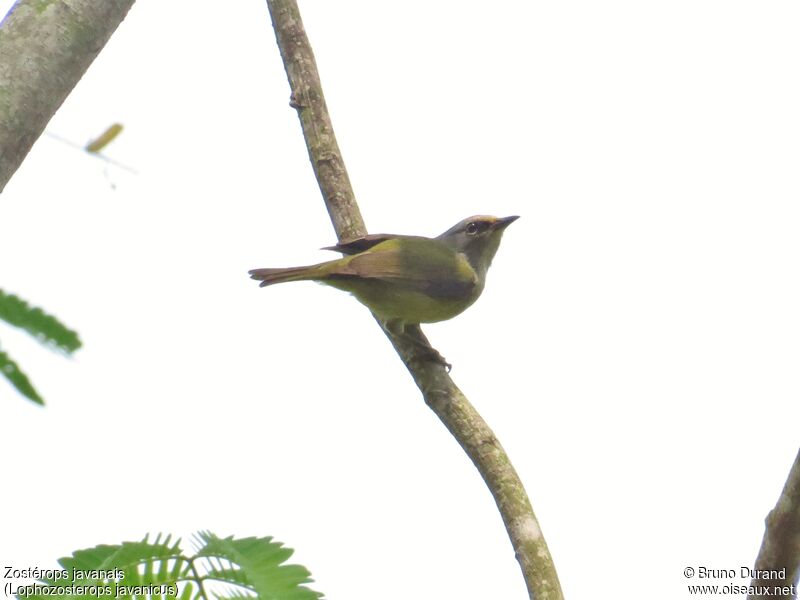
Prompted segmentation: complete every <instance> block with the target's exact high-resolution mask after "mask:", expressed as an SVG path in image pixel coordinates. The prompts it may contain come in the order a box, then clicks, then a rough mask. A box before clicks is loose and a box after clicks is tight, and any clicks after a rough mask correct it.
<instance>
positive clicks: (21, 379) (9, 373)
mask: <svg viewBox="0 0 800 600" xmlns="http://www.w3.org/2000/svg"><path fill="white" fill-rule="evenodd" d="M0 373H1V374H2V375H3V377H5V378H6V379H8V381H9V382H10V383H11V385H13V386H14V387H15V388H17V391H18V392H19V393H20V394H22V395H23V396H25V397H26V398H27V399H28V400H32V401H33V402H36V404H42V405H44V398H42V397H41V396H40V395H39V392H37V391H36V388H34V387H33V384H32V383H31V380H30V379H28V376H27V375H25V373H23V372H22V371H21V370H20V368H19V365H17V363H15V362H14V361H13V360H11V357H10V356H9V355H8V354H6V353H5V352H3V351H2V350H0Z"/></svg>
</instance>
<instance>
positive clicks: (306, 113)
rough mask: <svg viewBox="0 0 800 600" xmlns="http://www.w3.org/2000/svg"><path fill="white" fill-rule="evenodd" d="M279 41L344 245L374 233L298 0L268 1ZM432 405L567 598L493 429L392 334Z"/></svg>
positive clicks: (549, 587) (527, 551)
mask: <svg viewBox="0 0 800 600" xmlns="http://www.w3.org/2000/svg"><path fill="white" fill-rule="evenodd" d="M267 5H268V7H269V11H270V15H271V16H272V25H273V27H274V29H275V37H276V38H277V41H278V47H279V48H280V52H281V57H282V58H283V64H284V67H285V68H286V74H287V76H288V78H289V86H290V87H291V90H292V95H291V101H290V104H291V106H292V107H294V108H295V109H297V113H298V116H299V118H300V123H301V125H302V128H303V135H304V137H305V140H306V146H307V147H308V154H309V158H310V159H311V164H312V165H313V167H314V174H315V175H316V177H317V181H318V182H319V187H320V190H321V191H322V196H323V199H324V200H325V205H326V207H327V209H328V213H329V214H330V216H331V220H332V221H333V226H334V229H335V230H336V234H337V236H338V237H339V240H340V241H341V240H349V239H353V238H356V237H359V236H362V235H365V234H366V233H367V231H366V228H365V226H364V223H363V220H362V219H361V214H360V212H359V210H358V205H357V204H356V201H355V195H354V194H353V190H352V188H351V186H350V180H349V178H348V176H347V171H346V170H345V167H344V161H343V159H342V155H341V152H340V151H339V147H338V145H337V144H336V137H335V135H334V132H333V125H332V124H331V120H330V115H329V114H328V109H327V107H326V105H325V98H324V96H323V93H322V85H321V84H320V78H319V72H318V71H317V66H316V61H315V60H314V54H313V52H312V50H311V46H310V44H309V42H308V37H307V36H306V33H305V29H304V28H303V21H302V19H301V17H300V10H299V8H298V6H297V2H296V0H267ZM387 336H388V337H389V339H390V340H391V342H392V344H393V345H394V347H395V349H396V350H397V352H398V354H399V355H400V357H401V359H402V360H403V362H404V363H405V365H406V367H407V368H408V370H409V372H410V373H411V376H412V377H413V378H414V382H415V383H416V384H417V387H419V389H420V391H421V392H422V395H423V397H424V399H425V402H426V404H427V405H428V406H429V407H430V408H431V409H432V410H433V411H434V412H435V413H436V415H437V416H438V417H439V418H440V419H441V420H442V422H443V423H444V424H445V426H446V427H447V429H448V430H449V431H450V433H452V434H453V436H454V437H455V438H456V440H457V441H458V443H459V444H460V445H461V447H462V448H463V449H464V451H465V452H466V453H467V455H468V456H469V457H470V459H472V462H473V463H474V464H475V466H476V467H477V469H478V471H479V472H480V474H481V476H482V477H483V480H484V481H485V482H486V485H487V486H488V487H489V490H490V491H491V493H492V495H493V496H494V499H495V502H496V503H497V507H498V509H499V510H500V514H501V516H502V518H503V522H504V523H505V526H506V530H507V531H508V535H509V537H510V538H511V543H512V545H513V547H514V551H515V553H516V556H517V560H518V561H519V563H520V567H521V568H522V573H523V576H524V578H525V583H526V585H527V587H528V593H529V594H530V597H531V598H534V597H535V598H536V599H537V600H551V599H552V600H558V599H561V598H562V597H563V596H562V593H561V587H560V584H559V581H558V575H557V574H556V570H555V566H554V565H553V559H552V557H551V556H550V552H549V551H548V549H547V544H546V543H545V540H544V537H543V535H542V532H541V529H540V528H539V523H538V521H537V520H536V516H535V515H534V513H533V509H532V508H531V503H530V500H528V496H527V494H526V493H525V488H524V487H523V485H522V482H521V481H520V479H519V476H518V475H517V473H516V471H515V470H514V467H513V466H512V464H511V461H510V460H509V458H508V455H507V454H506V453H505V450H503V447H502V446H501V445H500V442H499V441H498V440H497V438H496V437H495V435H494V433H492V430H491V429H490V428H489V426H488V425H487V424H486V422H485V421H484V420H483V419H482V418H481V416H480V415H479V414H478V412H477V411H476V410H475V409H474V408H473V406H472V405H471V404H470V403H469V401H468V400H467V398H466V397H465V396H464V394H463V393H462V392H461V390H459V389H458V387H457V386H456V385H455V383H453V380H452V379H451V378H450V376H449V375H448V374H447V373H446V372H445V370H444V368H443V367H442V366H441V365H438V364H434V363H420V362H419V361H412V356H413V351H414V350H413V347H412V346H411V344H410V342H408V341H406V340H403V339H399V338H396V337H394V336H392V335H391V334H390V333H388V332H387Z"/></svg>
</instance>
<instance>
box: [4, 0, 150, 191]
mask: <svg viewBox="0 0 800 600" xmlns="http://www.w3.org/2000/svg"><path fill="white" fill-rule="evenodd" d="M133 2H134V0H71V1H69V2H67V1H65V0H50V1H43V0H19V1H18V2H17V3H16V4H15V5H14V7H13V8H12V9H11V12H9V14H8V15H7V16H6V18H5V19H3V22H2V24H0V192H2V191H3V188H4V187H5V185H6V183H8V180H9V179H11V176H12V175H13V174H14V172H15V171H16V170H17V168H19V166H20V164H22V161H23V160H24V159H25V157H26V156H27V154H28V152H29V151H30V149H31V147H32V146H33V143H34V142H35V141H36V140H37V139H38V138H39V136H40V135H41V134H42V132H43V131H44V128H45V126H46V125H47V123H48V121H50V118H51V117H52V116H53V115H54V114H55V112H56V110H58V107H59V106H61V104H62V103H63V102H64V100H65V99H66V97H67V96H68V95H69V93H70V92H71V91H72V88H73V87H75V84H76V83H78V80H80V78H81V77H82V76H83V74H84V72H85V71H86V69H88V68H89V65H90V64H92V61H93V60H94V59H95V57H96V56H97V55H98V54H99V53H100V50H102V49H103V46H105V44H106V42H107V41H108V39H109V38H110V37H111V34H112V33H114V30H115V29H116V28H117V26H118V25H119V24H120V22H121V21H122V19H124V18H125V15H126V14H127V13H128V9H129V8H130V7H131V6H132V5H133Z"/></svg>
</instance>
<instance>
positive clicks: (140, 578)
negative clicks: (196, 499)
mask: <svg viewBox="0 0 800 600" xmlns="http://www.w3.org/2000/svg"><path fill="white" fill-rule="evenodd" d="M58 562H59V564H60V565H61V568H62V575H64V576H61V577H59V578H58V579H42V580H41V584H43V585H41V586H39V587H40V588H41V587H44V588H48V589H36V588H37V586H33V589H29V592H30V593H26V594H25V595H24V598H30V599H36V600H47V599H54V598H55V599H59V600H61V599H63V600H67V599H75V598H86V599H87V600H88V599H89V598H95V599H96V598H98V597H101V598H103V597H109V598H116V599H122V600H127V599H131V600H133V599H138V598H142V597H144V596H146V597H147V598H151V599H152V598H176V597H177V596H178V583H179V582H182V581H186V580H187V579H188V574H189V572H190V571H191V563H190V562H189V560H188V559H187V558H185V557H184V556H182V555H181V550H180V547H179V545H178V542H176V543H174V544H170V538H169V537H167V538H166V539H165V540H164V541H163V542H162V541H161V540H160V536H159V538H158V539H156V541H155V542H154V543H150V542H148V541H147V538H145V539H144V540H142V541H141V542H123V543H122V544H118V545H105V544H104V545H100V546H95V547H94V548H87V549H85V550H78V551H76V552H74V553H73V554H72V556H70V557H65V558H62V559H60V560H59V561H58ZM59 591H65V592H66V593H64V594H59ZM84 591H85V592H86V593H83V592H84ZM17 597H18V598H23V595H21V594H18V595H17Z"/></svg>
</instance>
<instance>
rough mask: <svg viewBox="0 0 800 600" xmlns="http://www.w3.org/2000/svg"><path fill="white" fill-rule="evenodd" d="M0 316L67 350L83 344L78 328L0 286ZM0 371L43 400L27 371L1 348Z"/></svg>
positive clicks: (26, 393)
mask: <svg viewBox="0 0 800 600" xmlns="http://www.w3.org/2000/svg"><path fill="white" fill-rule="evenodd" d="M0 319H2V320H3V321H6V322H7V323H9V324H10V325H14V326H15V327H19V328H20V329H22V330H24V331H26V332H28V333H29V334H31V335H32V336H33V337H34V338H36V340H37V341H39V342H40V343H42V344H43V345H45V346H48V347H49V348H51V349H54V350H59V351H61V352H63V353H65V354H71V353H72V352H74V351H75V350H77V349H78V348H80V347H81V340H80V338H79V337H78V334H77V333H76V332H74V331H72V330H71V329H69V328H68V327H66V326H65V325H63V324H62V323H61V322H60V321H59V320H58V319H56V318H55V317H54V316H52V315H49V314H47V313H46V312H44V311H43V310H42V309H41V308H36V307H33V306H30V305H29V304H28V303H27V302H25V301H24V300H22V299H21V298H19V297H17V296H14V295H13V294H7V293H5V292H4V291H3V290H0ZM0 374H2V375H3V376H4V377H5V378H6V379H8V381H9V382H10V383H11V385H13V386H14V387H15V388H17V391H18V392H19V393H20V394H22V395H23V396H25V397H26V398H28V399H29V400H32V401H33V402H36V403H37V404H44V399H43V398H42V397H41V396H40V395H39V393H38V392H37V391H36V389H35V388H34V387H33V384H32V383H31V382H30V380H29V379H28V377H27V375H25V373H23V372H22V370H21V369H20V368H19V365H17V363H15V362H14V361H13V360H12V359H11V357H10V356H9V355H8V354H6V353H5V352H3V351H2V350H0Z"/></svg>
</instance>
